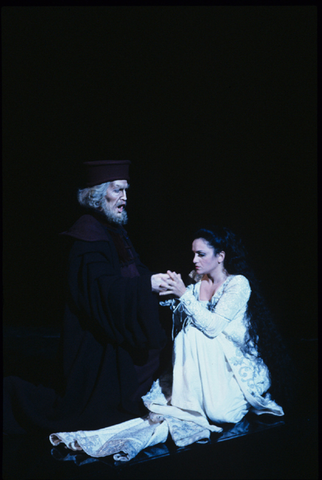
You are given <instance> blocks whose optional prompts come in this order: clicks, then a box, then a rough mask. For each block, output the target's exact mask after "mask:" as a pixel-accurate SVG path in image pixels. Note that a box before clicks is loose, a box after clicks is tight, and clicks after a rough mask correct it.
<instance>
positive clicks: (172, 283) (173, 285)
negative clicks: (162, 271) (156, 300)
mask: <svg viewBox="0 0 322 480" xmlns="http://www.w3.org/2000/svg"><path fill="white" fill-rule="evenodd" d="M167 274H168V275H169V280H168V281H167V283H168V287H167V290H166V291H164V292H160V293H159V295H176V296H177V297H181V296H182V295H183V294H184V293H185V291H186V286H185V284H184V283H183V281H182V279H181V275H180V273H176V272H171V271H170V270H168V271H167Z"/></svg>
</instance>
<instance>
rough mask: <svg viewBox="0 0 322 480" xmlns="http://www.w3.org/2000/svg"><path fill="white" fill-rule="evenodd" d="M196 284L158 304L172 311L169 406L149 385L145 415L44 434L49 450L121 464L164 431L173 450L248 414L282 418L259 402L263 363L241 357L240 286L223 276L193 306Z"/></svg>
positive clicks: (243, 286) (265, 379)
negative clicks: (65, 448)
mask: <svg viewBox="0 0 322 480" xmlns="http://www.w3.org/2000/svg"><path fill="white" fill-rule="evenodd" d="M200 285H201V282H200V281H199V282H197V283H196V284H194V285H190V286H189V287H188V288H187V290H186V292H185V294H184V295H182V297H180V299H177V300H168V301H165V302H161V304H162V305H169V306H171V308H172V310H173V332H174V336H175V339H174V348H173V385H172V398H171V400H168V399H167V398H166V397H165V396H164V394H163V392H162V389H161V387H160V383H159V381H156V382H154V384H153V385H152V388H151V390H150V391H149V392H148V393H147V394H146V395H145V396H144V397H142V400H143V402H144V404H145V406H146V407H147V408H148V409H149V411H150V412H151V413H150V415H149V416H148V417H147V418H140V419H134V420H130V421H128V422H124V423H122V424H119V425H113V426H111V427H107V428H102V429H100V430H95V431H91V432H89V431H86V432H84V431H78V432H59V433H55V434H51V435H50V437H49V439H50V441H51V443H52V444H53V445H57V444H58V443H61V442H63V443H65V444H66V445H67V446H68V447H69V448H71V449H73V450H84V451H85V452H86V453H87V454H88V455H91V456H93V457H102V456H107V455H112V454H113V455H114V459H115V460H117V461H128V460H130V459H132V458H133V457H134V456H136V455H137V453H138V452H139V451H141V450H142V449H144V448H146V447H148V446H152V445H155V444H157V443H161V442H165V441H166V439H167V437H168V434H169V433H170V435H171V436H172V439H173V440H174V442H175V444H176V445H177V446H185V445H188V444H191V443H194V442H197V441H202V440H204V439H206V440H207V439H209V437H210V433H211V432H221V431H222V428H221V427H220V426H219V425H220V424H222V423H227V422H228V423H237V422H239V421H240V420H241V419H242V418H243V417H244V416H245V415H246V413H247V412H248V411H249V409H252V410H253V411H254V412H255V413H257V414H262V413H270V414H273V415H284V412H283V409H282V407H280V406H279V405H277V404H276V403H275V402H274V401H273V400H271V398H270V395H269V394H268V393H267V394H266V395H265V396H263V394H264V393H265V392H266V391H267V390H268V388H269V387H270V376H269V372H268V369H267V367H266V365H265V364H264V362H263V361H262V360H261V359H259V358H257V355H256V351H255V350H253V353H254V355H249V354H245V353H244V352H243V345H244V343H245V336H246V335H247V318H246V315H245V314H246V309H247V302H248V299H249V297H250V293H251V289H250V286H249V282H248V280H247V279H246V278H245V277H244V276H243V275H231V276H229V277H228V278H227V280H226V281H225V282H224V283H223V285H222V286H221V287H220V288H219V289H218V290H217V292H216V293H215V295H214V296H213V297H212V299H211V301H209V302H207V301H200V300H199V292H200ZM210 422H211V423H210ZM214 424H217V425H214Z"/></svg>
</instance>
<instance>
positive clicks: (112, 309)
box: [69, 241, 165, 348]
mask: <svg viewBox="0 0 322 480" xmlns="http://www.w3.org/2000/svg"><path fill="white" fill-rule="evenodd" d="M147 272H148V270H147ZM69 291H70V293H71V301H72V303H73V308H74V310H75V309H76V314H77V316H78V317H80V316H81V315H82V317H83V321H84V322H85V324H86V325H87V326H89V327H90V328H91V329H92V330H94V329H95V327H99V330H100V331H102V332H104V335H105V336H107V339H108V341H109V342H113V343H116V344H118V345H121V344H123V343H124V342H126V343H127V344H129V345H131V346H132V347H134V348H162V347H163V346H164V344H165V333H164V330H163V329H162V327H161V324H160V322H159V312H158V296H157V295H156V294H154V293H153V292H152V289H151V274H150V273H147V274H145V275H140V276H136V277H133V278H128V277H123V276H122V275H121V271H120V267H119V263H118V261H117V259H116V258H115V255H114V253H113V251H112V249H111V248H110V245H109V243H108V242H83V241H77V242H75V244H74V247H73V250H72V254H71V259H70V268H69ZM96 329H97V328H96Z"/></svg>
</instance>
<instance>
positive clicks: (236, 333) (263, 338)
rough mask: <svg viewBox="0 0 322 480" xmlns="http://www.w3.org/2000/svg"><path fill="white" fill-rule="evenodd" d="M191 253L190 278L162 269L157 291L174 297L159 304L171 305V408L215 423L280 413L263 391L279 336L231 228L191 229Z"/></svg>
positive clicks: (274, 357)
mask: <svg viewBox="0 0 322 480" xmlns="http://www.w3.org/2000/svg"><path fill="white" fill-rule="evenodd" d="M192 250H193V254H194V258H193V263H194V265H195V271H194V272H191V274H190V275H191V276H193V277H194V279H195V280H197V283H195V284H193V285H189V286H188V287H187V288H186V286H185V285H184V283H183V281H182V279H181V275H180V274H176V273H175V272H170V271H168V272H167V273H168V274H169V276H170V278H171V280H169V282H168V283H169V287H168V289H167V291H166V292H163V293H160V295H168V294H173V295H175V296H177V297H178V299H175V300H170V301H167V302H164V303H163V305H169V306H170V307H171V308H172V310H173V334H174V337H175V340H174V351H173V390H172V398H171V405H173V406H176V407H178V408H180V409H182V410H185V411H191V412H199V413H200V414H206V416H207V417H208V418H209V419H210V420H211V421H212V422H214V423H217V424H221V423H226V422H229V423H237V422H239V421H240V420H241V419H242V418H243V417H244V416H245V415H246V413H247V412H248V411H249V409H252V411H254V412H255V413H257V414H262V413H270V414H273V415H283V414H284V412H283V409H282V408H281V407H280V406H279V405H277V404H276V403H275V401H273V400H271V398H270V394H269V393H267V394H266V395H265V396H264V393H265V392H266V391H267V390H268V389H269V387H270V385H271V375H270V370H271V369H270V370H269V369H268V365H269V366H271V367H272V370H274V371H275V370H277V369H276V368H275V367H276V363H277V362H280V360H281V359H280V358H277V357H276V349H277V345H278V340H279V338H278V334H277V332H276V330H275V327H274V324H273V322H272V321H271V320H270V316H269V313H268V311H267V309H266V307H265V305H264V302H263V300H262V298H261V296H260V294H259V292H258V288H257V284H256V280H255V278H254V276H253V274H252V272H251V270H250V269H249V267H248V265H247V263H246V260H245V252H244V248H243V247H242V245H241V243H240V241H238V240H237V239H236V237H235V235H234V234H233V233H232V232H231V231H229V230H228V229H225V228H223V229H221V228H216V227H213V228H211V229H201V230H199V231H197V232H196V234H195V235H194V239H193V243H192ZM274 344H275V345H274ZM282 348H283V347H282V346H281V342H280V349H282ZM277 373H278V370H277ZM278 381H279V379H276V383H278Z"/></svg>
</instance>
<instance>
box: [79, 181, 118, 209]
mask: <svg viewBox="0 0 322 480" xmlns="http://www.w3.org/2000/svg"><path fill="white" fill-rule="evenodd" d="M110 183H111V182H105V183H101V184H100V185H94V187H87V188H80V189H79V190H78V192H77V199H78V202H79V203H80V205H82V207H87V208H94V209H95V210H97V209H99V208H100V207H102V203H103V201H104V199H105V194H106V190H107V188H108V186H109V184H110Z"/></svg>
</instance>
